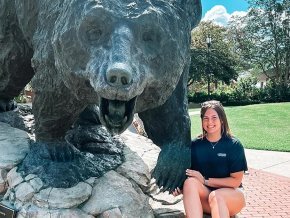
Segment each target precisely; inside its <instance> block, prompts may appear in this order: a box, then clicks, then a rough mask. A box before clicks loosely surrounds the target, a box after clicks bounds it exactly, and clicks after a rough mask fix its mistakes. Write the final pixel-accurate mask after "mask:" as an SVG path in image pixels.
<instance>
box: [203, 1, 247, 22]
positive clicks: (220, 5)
mask: <svg viewBox="0 0 290 218" xmlns="http://www.w3.org/2000/svg"><path fill="white" fill-rule="evenodd" d="M201 3H202V20H204V21H208V20H212V21H213V22H214V23H216V24H219V25H222V26H226V25H227V23H228V21H229V19H230V17H231V16H232V15H244V14H245V13H246V12H247V10H248V3H247V1H246V0H201Z"/></svg>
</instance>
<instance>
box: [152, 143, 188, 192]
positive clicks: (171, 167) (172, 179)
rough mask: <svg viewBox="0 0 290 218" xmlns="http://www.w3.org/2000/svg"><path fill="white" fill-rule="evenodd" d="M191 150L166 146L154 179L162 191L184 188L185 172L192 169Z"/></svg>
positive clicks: (160, 155)
mask: <svg viewBox="0 0 290 218" xmlns="http://www.w3.org/2000/svg"><path fill="white" fill-rule="evenodd" d="M190 155H191V154H190V148H189V147H186V146H164V147H163V148H162V150H161V152H160V154H159V157H158V161H157V165H156V167H155V169H154V171H153V175H152V176H153V178H154V179H155V180H156V184H157V185H158V186H159V187H160V188H161V191H169V192H170V193H172V191H173V190H174V189H175V188H177V187H179V188H181V187H182V186H183V182H184V181H185V179H186V175H185V170H186V169H188V168H189V167H190V159H191V158H190Z"/></svg>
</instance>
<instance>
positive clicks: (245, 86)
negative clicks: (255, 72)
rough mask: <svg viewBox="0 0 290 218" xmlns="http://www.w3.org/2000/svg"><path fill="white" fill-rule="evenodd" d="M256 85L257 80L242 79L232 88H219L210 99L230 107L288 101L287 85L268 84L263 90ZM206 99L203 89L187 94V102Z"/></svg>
mask: <svg viewBox="0 0 290 218" xmlns="http://www.w3.org/2000/svg"><path fill="white" fill-rule="evenodd" d="M256 83H257V80H256V79H255V78H253V77H246V78H242V79H240V80H239V81H238V82H237V84H236V85H235V86H234V87H233V88H230V87H228V88H227V89H225V87H224V86H220V87H219V88H218V89H216V90H215V91H214V92H212V93H211V94H210V99H215V100H218V101H220V102H222V103H223V104H224V105H231V106H235V105H249V104H258V103H263V102H287V101H290V87H289V86H288V85H287V86H285V85H284V84H277V83H275V82H268V83H267V86H265V87H264V88H257V87H256ZM208 99H209V98H208V95H207V92H206V91H205V89H204V91H194V90H193V91H191V92H189V94H188V101H189V102H194V103H202V102H204V101H206V100H208Z"/></svg>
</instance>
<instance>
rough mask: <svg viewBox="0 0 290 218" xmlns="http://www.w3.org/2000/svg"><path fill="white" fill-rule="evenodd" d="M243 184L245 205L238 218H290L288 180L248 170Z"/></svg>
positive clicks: (271, 174) (289, 181)
mask: <svg viewBox="0 0 290 218" xmlns="http://www.w3.org/2000/svg"><path fill="white" fill-rule="evenodd" d="M288 170H289V169H288ZM243 184H244V188H245V192H246V199H247V205H246V207H245V208H244V209H243V210H242V211H241V213H240V214H239V216H238V218H252V217H253V218H258V217H259V218H262V217H265V218H278V217H279V218H290V178H288V177H284V176H280V175H277V174H273V173H269V172H265V171H263V170H256V169H252V168H250V170H249V175H246V176H245V177H244V183H243Z"/></svg>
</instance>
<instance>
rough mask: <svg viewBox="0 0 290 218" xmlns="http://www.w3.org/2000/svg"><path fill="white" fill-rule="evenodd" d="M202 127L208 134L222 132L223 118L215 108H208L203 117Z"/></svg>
mask: <svg viewBox="0 0 290 218" xmlns="http://www.w3.org/2000/svg"><path fill="white" fill-rule="evenodd" d="M202 128H203V129H204V130H205V131H206V132H207V134H208V135H215V134H221V120H220V118H219V116H218V113H217V112H216V111H215V110H214V109H212V108H209V109H207V110H206V112H205V114H204V117H203V119H202Z"/></svg>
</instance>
